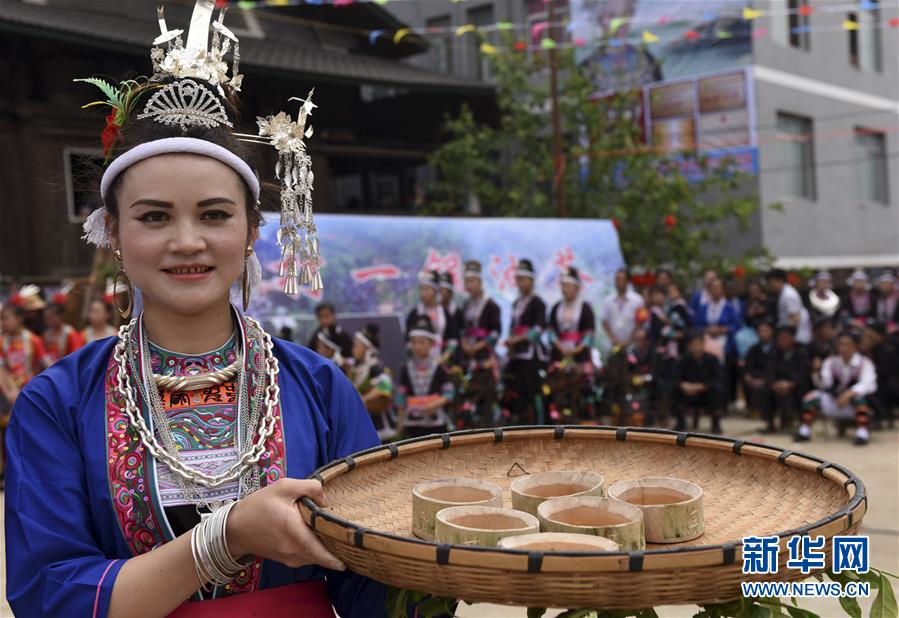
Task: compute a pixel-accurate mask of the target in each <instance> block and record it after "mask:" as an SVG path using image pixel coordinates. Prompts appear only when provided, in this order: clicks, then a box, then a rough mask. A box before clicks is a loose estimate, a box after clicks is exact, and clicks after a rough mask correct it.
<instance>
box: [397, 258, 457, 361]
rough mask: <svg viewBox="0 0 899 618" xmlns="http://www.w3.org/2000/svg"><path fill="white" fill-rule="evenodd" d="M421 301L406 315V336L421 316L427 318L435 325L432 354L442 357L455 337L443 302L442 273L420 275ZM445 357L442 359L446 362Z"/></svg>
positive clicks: (431, 272)
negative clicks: (441, 290)
mask: <svg viewBox="0 0 899 618" xmlns="http://www.w3.org/2000/svg"><path fill="white" fill-rule="evenodd" d="M418 298H419V302H418V304H417V305H415V306H414V307H413V308H412V310H411V311H409V314H408V315H407V316H406V333H407V334H406V337H407V338H408V336H409V335H408V333H409V332H410V331H411V330H412V329H413V328H414V326H415V324H416V323H417V322H418V321H419V320H420V319H421V318H423V317H424V318H427V319H428V320H429V321H430V322H431V326H433V330H434V334H435V335H436V337H437V339H436V341H437V344H436V345H434V346H432V349H431V354H433V355H434V356H435V357H436V358H441V357H442V356H443V355H444V353H445V352H446V351H447V347H446V346H447V345H448V343H449V342H451V341H452V340H453V339H454V335H455V333H454V331H453V323H452V320H450V318H449V316H448V315H447V313H446V309H444V307H443V304H442V303H441V297H440V273H438V272H437V271H436V270H434V271H430V272H421V273H419V275H418ZM445 360H446V359H445V358H443V359H442V361H444V362H445Z"/></svg>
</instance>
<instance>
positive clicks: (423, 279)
mask: <svg viewBox="0 0 899 618" xmlns="http://www.w3.org/2000/svg"><path fill="white" fill-rule="evenodd" d="M418 282H419V283H421V284H424V285H426V286H428V287H430V288H434V289H435V290H437V289H440V284H439V283H435V282H434V280H433V279H432V278H431V277H430V276H429V275H428V273H419V274H418Z"/></svg>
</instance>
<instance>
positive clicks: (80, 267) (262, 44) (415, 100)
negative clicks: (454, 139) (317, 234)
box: [0, 0, 494, 281]
mask: <svg viewBox="0 0 899 618" xmlns="http://www.w3.org/2000/svg"><path fill="white" fill-rule="evenodd" d="M192 6H193V1H192V0H168V1H167V2H166V3H165V11H166V18H167V21H168V24H169V26H170V27H173V28H174V27H184V28H186V27H187V24H189V22H190V12H191V10H192ZM226 25H228V26H229V28H231V29H232V30H233V31H234V32H235V34H237V36H238V37H239V38H240V46H241V47H240V50H241V65H240V70H241V72H242V73H244V74H245V78H244V90H245V92H244V95H243V97H242V101H243V104H244V110H243V121H242V125H243V126H241V127H240V128H241V129H242V130H243V131H245V132H255V130H256V128H255V118H256V116H265V115H268V114H270V113H272V112H277V111H279V110H281V109H285V110H290V111H294V112H295V111H296V110H295V109H291V108H290V107H289V104H288V103H287V100H288V98H290V97H292V96H303V97H305V95H306V94H307V93H308V92H309V90H310V89H311V88H312V87H315V102H316V103H317V104H318V105H319V107H318V108H317V109H316V110H315V111H314V113H313V116H312V125H313V126H314V128H315V135H314V136H313V138H312V140H311V141H310V146H309V150H310V154H311V156H312V159H313V162H314V172H315V176H316V187H315V195H314V201H315V206H316V209H317V210H319V211H323V212H355V213H360V212H382V213H388V212H389V213H402V212H410V213H411V212H413V211H414V210H415V209H416V207H417V206H420V204H417V202H416V200H417V199H419V198H417V196H419V195H420V194H421V192H420V190H419V189H420V187H421V185H422V183H423V182H424V181H425V180H426V179H427V177H428V168H427V165H426V156H427V154H428V153H429V152H430V151H431V150H432V149H433V148H434V147H435V146H436V144H437V143H438V142H439V140H440V130H441V126H442V122H443V118H444V116H445V115H446V114H447V113H454V112H455V111H456V110H457V109H458V107H459V106H460V105H461V104H462V103H463V102H467V103H468V104H469V105H471V106H472V107H473V108H475V110H476V111H479V112H480V113H482V114H487V115H490V114H491V113H492V110H493V109H494V102H493V92H492V89H491V88H490V87H489V86H487V85H485V84H484V83H483V82H479V81H476V80H470V79H465V78H462V77H456V76H450V75H445V74H440V73H437V72H433V71H429V70H426V69H422V68H418V67H414V66H411V65H410V64H409V63H408V62H405V61H404V59H407V58H409V57H411V56H414V55H416V54H419V53H422V52H425V51H426V50H427V43H426V42H425V41H424V40H422V39H421V38H418V37H415V36H407V37H405V38H404V39H403V40H402V41H401V42H400V44H394V43H393V41H392V40H391V39H390V38H389V37H379V38H376V39H375V40H374V44H372V41H371V39H370V37H369V36H368V32H369V31H371V30H375V29H384V30H396V29H397V28H401V27H402V23H401V22H399V21H398V20H397V18H396V17H394V16H392V15H391V14H390V13H388V12H386V11H384V10H383V9H382V8H381V7H380V6H378V5H377V4H375V3H360V4H355V5H351V6H345V7H334V6H298V7H281V8H266V9H256V10H244V9H240V8H237V7H234V8H232V9H231V10H230V11H229V13H228V15H227V17H226ZM157 34H158V26H157V23H156V3H155V2H151V1H148V0H118V1H116V2H109V1H107V0H3V1H2V2H0V84H2V87H0V162H2V163H0V276H3V277H4V278H5V279H6V280H7V281H9V280H10V278H12V279H13V280H15V281H26V280H29V279H34V280H39V281H40V280H50V281H52V280H54V279H57V280H58V279H61V278H64V277H70V276H78V275H84V274H86V273H87V272H88V271H89V270H90V267H91V258H92V255H93V252H92V249H91V248H90V247H88V246H87V245H85V244H84V243H83V242H82V241H81V240H80V234H81V217H83V216H84V214H85V212H86V211H87V209H88V207H87V204H88V197H89V196H90V194H91V189H90V188H89V187H85V186H84V183H83V182H81V183H80V182H79V174H78V162H79V160H80V158H81V157H84V156H95V155H96V154H97V153H99V152H100V132H101V130H102V128H103V126H104V113H102V112H100V111H98V110H97V109H96V108H95V109H88V110H82V109H81V106H82V105H83V104H85V103H87V102H89V101H92V100H95V99H97V98H99V91H98V90H96V89H95V88H94V87H93V86H90V85H87V84H81V83H74V82H73V81H72V80H73V79H75V78H79V77H89V76H102V77H107V78H109V79H114V80H119V79H123V78H128V77H134V76H137V75H141V74H144V75H146V74H149V73H150V72H151V63H150V58H149V50H150V47H151V44H152V40H153V38H154V37H155V36H156V35H157ZM260 156H262V157H269V158H270V159H271V163H272V165H273V158H272V156H271V153H264V154H263V152H262V151H261V150H260ZM266 164H267V163H266ZM260 165H261V166H262V165H265V164H264V163H262V161H260ZM261 169H264V168H262V167H261ZM273 169H274V168H273V167H272V170H273Z"/></svg>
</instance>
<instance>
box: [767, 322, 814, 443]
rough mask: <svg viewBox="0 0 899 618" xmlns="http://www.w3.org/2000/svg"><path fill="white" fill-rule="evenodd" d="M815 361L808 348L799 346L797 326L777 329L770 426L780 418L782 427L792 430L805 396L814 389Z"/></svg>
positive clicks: (772, 371)
mask: <svg viewBox="0 0 899 618" xmlns="http://www.w3.org/2000/svg"><path fill="white" fill-rule="evenodd" d="M811 371H812V370H811V361H810V360H809V354H808V350H806V349H805V348H804V347H802V346H799V345H796V329H795V328H793V327H792V326H780V327H778V329H777V349H776V350H775V351H774V359H773V361H772V363H771V377H770V378H769V383H770V384H771V393H772V397H773V403H774V406H773V408H772V411H771V416H770V417H769V423H768V424H769V426H771V425H773V424H774V419H775V417H777V416H779V417H780V429H781V430H789V429H790V428H791V426H792V424H793V422H794V420H796V418H797V416H798V414H799V410H800V409H801V407H802V398H803V397H804V396H805V394H806V393H807V392H808V391H809V390H811Z"/></svg>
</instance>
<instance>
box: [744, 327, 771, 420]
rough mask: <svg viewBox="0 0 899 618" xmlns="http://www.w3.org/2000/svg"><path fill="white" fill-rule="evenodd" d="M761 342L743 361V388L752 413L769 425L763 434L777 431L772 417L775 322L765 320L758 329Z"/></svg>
mask: <svg viewBox="0 0 899 618" xmlns="http://www.w3.org/2000/svg"><path fill="white" fill-rule="evenodd" d="M757 330H758V335H759V342H758V343H757V344H755V345H754V346H752V348H750V350H749V352H748V353H747V354H746V360H745V361H743V388H744V389H746V402H747V404H748V406H749V410H750V412H756V413H758V414H759V415H760V416H761V417H762V418H763V419H765V422H766V423H767V424H766V426H765V429H764V430H763V433H771V432H773V431H774V430H775V428H774V418H773V417H772V415H771V411H772V408H771V385H770V384H769V383H768V379H769V377H770V375H771V363H772V362H773V360H774V322H773V321H772V320H770V319H769V320H763V321H761V322H759V324H758V327H757Z"/></svg>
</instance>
